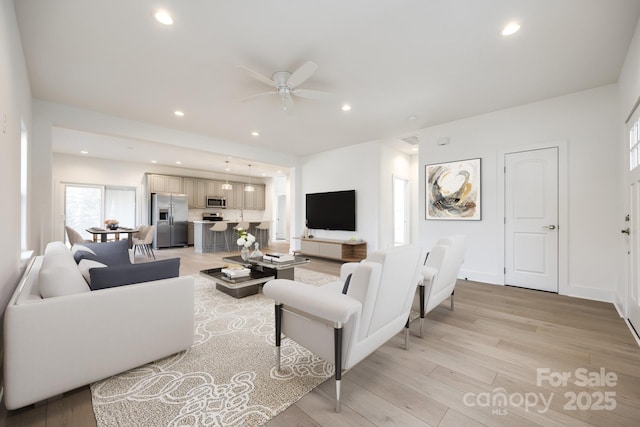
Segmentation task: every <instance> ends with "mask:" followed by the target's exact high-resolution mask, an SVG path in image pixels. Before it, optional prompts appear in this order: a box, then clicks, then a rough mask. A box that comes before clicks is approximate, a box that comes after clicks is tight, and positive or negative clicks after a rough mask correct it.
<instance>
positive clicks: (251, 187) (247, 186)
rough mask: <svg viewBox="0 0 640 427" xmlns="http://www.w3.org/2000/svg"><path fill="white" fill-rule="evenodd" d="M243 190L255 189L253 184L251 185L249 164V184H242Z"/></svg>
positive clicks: (250, 190)
mask: <svg viewBox="0 0 640 427" xmlns="http://www.w3.org/2000/svg"><path fill="white" fill-rule="evenodd" d="M244 191H248V192H252V191H256V189H255V188H254V187H253V185H251V165H249V185H245V186H244Z"/></svg>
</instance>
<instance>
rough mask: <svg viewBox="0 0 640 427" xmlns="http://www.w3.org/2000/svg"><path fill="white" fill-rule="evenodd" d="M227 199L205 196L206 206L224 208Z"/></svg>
mask: <svg viewBox="0 0 640 427" xmlns="http://www.w3.org/2000/svg"><path fill="white" fill-rule="evenodd" d="M226 207H227V199H225V198H224V197H220V196H207V208H222V209H224V208H226Z"/></svg>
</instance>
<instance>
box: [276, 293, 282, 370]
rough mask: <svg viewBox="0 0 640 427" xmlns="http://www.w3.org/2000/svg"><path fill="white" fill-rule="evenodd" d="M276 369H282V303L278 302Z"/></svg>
mask: <svg viewBox="0 0 640 427" xmlns="http://www.w3.org/2000/svg"><path fill="white" fill-rule="evenodd" d="M275 307H276V312H275V317H276V369H277V370H278V371H279V370H280V339H281V336H282V304H280V303H278V302H276V306H275Z"/></svg>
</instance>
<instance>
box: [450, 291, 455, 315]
mask: <svg viewBox="0 0 640 427" xmlns="http://www.w3.org/2000/svg"><path fill="white" fill-rule="evenodd" d="M455 293H456V290H455V289H454V290H453V291H452V292H451V311H453V296H454V295H455Z"/></svg>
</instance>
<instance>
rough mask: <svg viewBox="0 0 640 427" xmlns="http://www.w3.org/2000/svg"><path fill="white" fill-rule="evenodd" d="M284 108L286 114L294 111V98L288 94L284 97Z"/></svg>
mask: <svg viewBox="0 0 640 427" xmlns="http://www.w3.org/2000/svg"><path fill="white" fill-rule="evenodd" d="M282 108H283V109H284V111H285V113H291V111H293V98H292V97H291V95H289V94H288V93H287V94H284V95H282Z"/></svg>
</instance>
